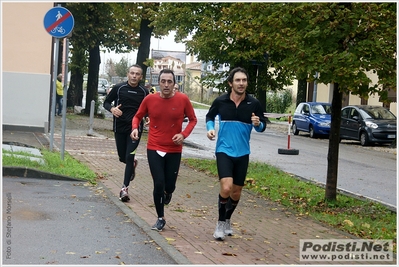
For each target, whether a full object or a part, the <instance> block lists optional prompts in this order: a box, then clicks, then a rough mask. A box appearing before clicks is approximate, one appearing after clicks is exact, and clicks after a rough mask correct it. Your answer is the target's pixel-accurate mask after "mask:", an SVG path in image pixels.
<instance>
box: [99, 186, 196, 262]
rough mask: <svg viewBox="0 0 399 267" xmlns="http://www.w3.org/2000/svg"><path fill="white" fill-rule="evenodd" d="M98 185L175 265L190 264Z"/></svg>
mask: <svg viewBox="0 0 399 267" xmlns="http://www.w3.org/2000/svg"><path fill="white" fill-rule="evenodd" d="M98 184H101V186H102V189H103V190H104V192H105V193H106V195H107V196H108V198H109V199H110V200H111V201H112V202H113V203H114V204H115V205H116V206H117V207H118V208H120V209H121V210H122V211H123V212H124V213H125V214H126V215H127V216H129V218H130V219H131V220H132V221H133V222H134V223H135V224H136V225H137V226H138V227H139V228H140V229H142V230H143V231H144V232H145V233H146V234H147V235H148V236H149V237H151V238H152V239H153V240H154V241H155V242H156V243H157V244H158V245H159V246H160V247H161V248H162V249H163V251H165V252H166V253H167V254H168V255H169V256H170V257H171V258H172V259H173V260H174V261H176V263H177V264H179V265H180V264H181V265H187V264H192V262H190V261H189V260H188V259H187V258H186V257H185V256H183V254H181V253H180V252H179V251H178V250H177V249H176V248H175V247H173V246H172V245H170V244H168V242H167V241H166V240H165V238H164V237H163V236H162V235H160V234H159V233H158V232H156V231H154V230H151V227H150V226H149V225H148V224H147V223H146V222H145V221H144V220H143V219H141V218H140V216H138V215H137V214H136V213H135V212H134V211H133V210H132V209H131V208H129V207H128V206H127V205H125V204H124V203H122V202H121V201H120V200H119V199H118V198H117V197H115V195H114V194H113V193H112V192H111V190H110V189H109V188H108V187H107V186H106V185H104V184H103V183H102V182H101V181H98Z"/></svg>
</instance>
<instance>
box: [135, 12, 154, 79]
mask: <svg viewBox="0 0 399 267" xmlns="http://www.w3.org/2000/svg"><path fill="white" fill-rule="evenodd" d="M150 23H151V21H150V20H148V19H141V23H140V46H139V49H138V51H137V64H138V65H140V66H141V67H142V68H143V78H144V79H145V77H146V73H147V66H146V65H145V64H144V62H145V61H146V60H147V59H148V58H149V57H150V45H151V34H152V30H153V28H152V27H149V25H150ZM129 67H130V66H129ZM150 79H151V78H150Z"/></svg>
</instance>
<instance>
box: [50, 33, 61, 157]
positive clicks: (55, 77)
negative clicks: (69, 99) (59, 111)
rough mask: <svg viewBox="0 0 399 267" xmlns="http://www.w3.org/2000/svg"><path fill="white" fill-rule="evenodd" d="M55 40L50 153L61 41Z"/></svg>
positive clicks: (52, 141)
mask: <svg viewBox="0 0 399 267" xmlns="http://www.w3.org/2000/svg"><path fill="white" fill-rule="evenodd" d="M54 39H55V49H54V55H53V56H54V67H53V95H52V97H51V116H50V121H51V122H50V124H51V127H50V151H53V143H54V122H55V104H56V103H55V101H56V97H55V96H56V94H57V66H58V50H59V45H60V40H59V39H58V38H54Z"/></svg>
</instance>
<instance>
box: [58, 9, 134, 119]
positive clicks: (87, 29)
mask: <svg viewBox="0 0 399 267" xmlns="http://www.w3.org/2000/svg"><path fill="white" fill-rule="evenodd" d="M122 5H123V4H119V3H112V4H108V3H67V4H66V7H67V8H68V9H69V10H70V11H71V13H72V14H73V15H74V18H75V26H74V30H73V32H72V37H71V38H70V42H71V44H72V47H73V50H72V54H73V53H74V51H80V50H83V51H86V52H85V53H86V54H85V55H88V64H87V66H88V69H87V70H85V71H84V72H82V71H81V70H83V69H79V71H78V69H74V71H75V72H72V74H71V76H73V77H75V79H73V80H72V79H71V82H78V83H79V84H78V85H72V86H70V89H71V90H72V91H73V90H74V89H76V88H80V86H81V84H80V82H81V81H83V75H84V73H88V79H87V92H86V107H85V109H84V110H85V114H89V112H90V104H91V101H92V100H95V102H98V93H97V86H98V74H99V66H100V62H101V58H100V46H101V47H105V48H106V49H108V50H113V51H116V52H126V51H130V50H131V49H132V48H134V47H137V40H138V38H137V31H136V29H137V27H134V25H130V26H131V27H130V28H126V26H124V27H125V29H124V30H122V29H121V28H122V26H121V25H124V17H126V16H131V14H127V13H126V14H125V15H124V16H120V17H117V16H116V14H119V13H121V12H120V9H121V8H123V6H122ZM132 5H134V4H132ZM72 59H74V57H72ZM73 64H81V62H76V63H73ZM97 106H98V105H95V113H97Z"/></svg>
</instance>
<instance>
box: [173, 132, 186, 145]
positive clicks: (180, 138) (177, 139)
mask: <svg viewBox="0 0 399 267" xmlns="http://www.w3.org/2000/svg"><path fill="white" fill-rule="evenodd" d="M172 141H173V143H175V144H176V145H181V144H183V141H184V136H183V135H182V134H181V133H178V134H175V135H174V136H173V137H172Z"/></svg>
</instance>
